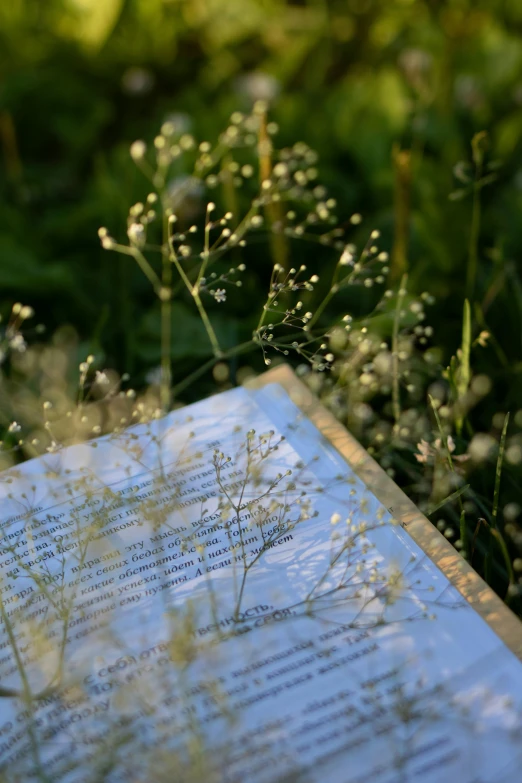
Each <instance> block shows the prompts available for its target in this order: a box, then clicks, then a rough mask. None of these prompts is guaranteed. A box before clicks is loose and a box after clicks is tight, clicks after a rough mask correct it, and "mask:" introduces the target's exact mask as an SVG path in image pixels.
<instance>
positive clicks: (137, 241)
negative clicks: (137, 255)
mask: <svg viewBox="0 0 522 783" xmlns="http://www.w3.org/2000/svg"><path fill="white" fill-rule="evenodd" d="M127 236H128V237H129V241H130V243H131V244H132V245H135V246H136V247H143V245H144V244H145V239H146V235H145V226H143V225H142V224H141V223H131V224H130V226H129V228H128V229H127Z"/></svg>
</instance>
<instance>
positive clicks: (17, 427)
mask: <svg viewBox="0 0 522 783" xmlns="http://www.w3.org/2000/svg"><path fill="white" fill-rule="evenodd" d="M21 429H22V428H21V427H20V425H19V424H18V422H17V421H13V422H11V424H10V425H9V427H8V429H7V431H8V432H20V430H21Z"/></svg>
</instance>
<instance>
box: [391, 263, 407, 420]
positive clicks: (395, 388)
mask: <svg viewBox="0 0 522 783" xmlns="http://www.w3.org/2000/svg"><path fill="white" fill-rule="evenodd" d="M407 282H408V275H403V276H402V279H401V283H400V286H399V291H398V293H397V305H396V307H395V315H394V318H393V334H392V370H393V383H392V405H393V418H394V420H395V428H398V426H399V419H400V416H401V398H400V389H399V328H400V323H401V309H402V303H403V301H404V297H405V295H406V285H407Z"/></svg>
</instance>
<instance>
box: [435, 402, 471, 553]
mask: <svg viewBox="0 0 522 783" xmlns="http://www.w3.org/2000/svg"><path fill="white" fill-rule="evenodd" d="M428 399H429V401H430V405H431V408H432V410H433V414H434V416H435V421H436V422H437V427H438V430H439V433H440V437H441V441H442V443H443V445H444V449H445V451H446V457H447V460H448V465H449V467H450V470H451V472H452V473H454V474H455V475H457V471H456V470H455V465H454V463H453V459H452V457H451V451H450V449H449V446H448V439H447V437H446V433H445V432H444V428H443V426H442V422H441V420H440V417H439V414H438V411H437V408H436V407H435V401H434V399H433V397H431V395H428ZM458 501H459V508H460V540H461V541H462V547H463V549H464V550H465V551H466V552H467V551H468V548H467V544H468V531H467V528H466V513H465V511H464V504H463V503H462V496H461V495H459V496H458Z"/></svg>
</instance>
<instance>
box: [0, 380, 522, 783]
mask: <svg viewBox="0 0 522 783" xmlns="http://www.w3.org/2000/svg"><path fill="white" fill-rule="evenodd" d="M294 392H296V393H295V394H294ZM296 395H297V397H298V398H299V399H298V402H299V405H300V406H301V407H300V406H298V405H296V404H295V402H294V401H293V399H292V398H293V397H294V398H295V397H296ZM301 403H302V405H301ZM302 406H304V407H305V411H304V412H303V410H302ZM312 419H313V421H315V422H316V424H317V426H316V424H314V423H313V421H312ZM334 444H335V445H334ZM341 452H342V453H341ZM361 452H362V449H361V448H360V447H358V445H357V444H356V443H355V441H353V439H351V438H350V436H349V435H348V433H346V431H345V430H344V429H343V428H342V427H341V426H340V425H339V424H336V423H333V422H332V419H331V417H329V416H328V414H327V413H326V412H325V411H324V410H323V409H322V408H321V406H320V405H319V404H318V403H316V402H313V401H311V400H310V398H309V395H308V396H307V394H306V392H305V391H304V390H303V388H302V387H301V386H300V384H299V381H298V380H297V379H296V378H295V377H294V376H293V375H292V373H291V371H290V370H288V368H286V369H282V370H281V369H278V370H276V371H274V372H271V373H267V375H266V376H264V377H263V379H262V382H261V383H258V384H257V385H255V386H252V387H251V388H240V389H234V390H232V391H228V392H225V393H223V394H219V395H217V396H214V397H211V398H209V399H207V400H204V401H202V402H200V403H197V404H195V405H191V406H189V407H186V408H183V409H180V410H177V411H174V412H173V413H171V414H170V415H168V416H166V417H165V418H163V419H158V420H154V421H152V422H150V423H148V424H142V425H138V426H136V427H133V428H130V429H128V430H126V431H125V432H124V433H122V434H118V435H112V436H106V437H103V438H100V439H98V440H96V441H92V442H90V443H86V444H81V445H77V446H72V447H69V448H67V449H64V450H62V451H60V452H57V453H55V454H49V455H48V456H46V457H44V458H39V459H36V460H31V461H29V462H26V463H24V464H23V465H21V466H20V467H18V468H16V469H12V470H10V471H9V472H7V473H4V474H3V475H2V476H0V492H1V496H2V505H1V536H2V538H1V542H0V546H1V549H0V563H1V570H0V576H1V580H2V582H1V592H0V611H1V617H0V620H1V630H0V764H1V776H0V779H1V780H5V781H11V780H12V781H33V780H35V781H37V780H41V781H67V783H68V782H69V781H93V783H94V781H111V782H112V781H114V782H116V781H136V783H138V781H139V782H140V783H149V782H150V783H155V781H165V782H167V781H168V782H169V783H170V781H187V782H188V781H202V780H205V781H216V783H217V782H218V781H219V782H221V781H222V782H223V783H225V782H226V783H235V782H237V783H240V782H241V783H243V782H244V781H249V783H250V781H252V783H275V782H276V781H295V782H296V783H297V782H298V781H302V782H303V783H305V782H306V783H319V781H320V783H399V782H401V783H402V781H411V782H413V781H422V783H441V782H442V781H444V782H446V781H459V783H486V782H489V781H491V783H493V781H495V783H500V781H506V782H507V781H513V783H514V782H515V781H519V780H520V762H521V758H520V756H521V754H522V750H521V749H522V744H521V742H520V731H521V729H522V720H521V717H522V665H521V663H520V661H519V659H518V658H517V656H516V655H515V652H516V651H518V650H519V649H520V646H519V645H520V639H521V636H522V634H521V632H520V628H519V624H518V620H517V619H516V618H514V616H513V615H511V613H510V612H509V610H507V609H506V608H504V607H503V606H502V604H501V602H500V600H499V599H497V598H496V597H495V596H494V595H493V593H491V591H489V590H488V589H487V588H486V587H485V586H484V585H483V583H482V582H481V581H480V579H479V578H478V577H475V576H474V575H473V573H472V571H471V569H469V567H468V566H467V565H466V564H465V563H464V561H462V560H460V559H459V556H458V555H457V554H456V553H454V552H453V550H452V548H451V547H450V545H449V544H448V543H447V542H446V541H445V540H444V539H443V538H442V537H441V536H440V535H439V534H438V533H437V531H435V529H434V528H432V527H431V526H430V524H429V523H428V522H427V521H426V520H424V519H423V518H422V517H421V515H420V514H418V512H416V511H415V509H414V508H413V507H412V506H411V504H409V502H408V501H407V500H406V498H405V497H404V495H403V494H402V493H401V492H400V490H398V488H397V487H395V485H393V482H391V480H390V479H388V478H387V477H386V476H384V474H382V472H381V471H380V469H379V468H377V466H376V465H375V464H374V463H373V462H372V461H371V460H369V458H367V455H366V456H365V454H364V452H363V453H362V454H361ZM354 469H355V470H354ZM358 473H360V475H362V476H363V478H364V479H365V481H366V483H364V482H363V480H361V478H360V477H359V476H358V475H357V474H358ZM383 501H384V502H383ZM412 534H413V535H412ZM423 536H424V540H423ZM415 539H416V540H415ZM417 542H419V543H417ZM430 547H431V549H430ZM426 552H429V555H428V554H427V553H426ZM435 561H436V562H435ZM436 563H438V565H437V564H436ZM439 566H440V567H439ZM448 576H449V577H451V579H452V581H454V582H455V583H459V584H461V591H459V590H457V589H456V588H455V587H454V585H453V584H452V583H451V581H450V579H449V578H448ZM477 608H478V609H479V611H477ZM481 615H482V616H481ZM484 616H486V617H487V621H486V620H485V619H484ZM498 634H501V635H503V637H504V640H502V639H501V638H500V636H499V635H498ZM514 651H515V652H514Z"/></svg>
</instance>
